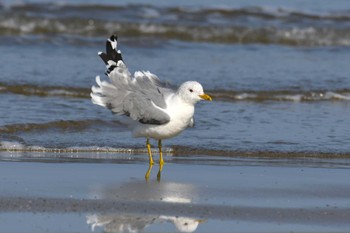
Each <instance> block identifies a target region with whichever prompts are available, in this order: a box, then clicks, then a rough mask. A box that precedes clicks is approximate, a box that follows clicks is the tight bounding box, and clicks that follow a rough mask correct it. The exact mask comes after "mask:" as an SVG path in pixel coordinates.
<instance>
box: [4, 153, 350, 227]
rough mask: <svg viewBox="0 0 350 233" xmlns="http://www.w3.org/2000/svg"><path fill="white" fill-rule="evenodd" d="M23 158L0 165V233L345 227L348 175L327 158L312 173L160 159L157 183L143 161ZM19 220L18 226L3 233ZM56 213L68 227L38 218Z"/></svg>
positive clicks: (250, 163) (256, 164)
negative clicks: (183, 225)
mask: <svg viewBox="0 0 350 233" xmlns="http://www.w3.org/2000/svg"><path fill="white" fill-rule="evenodd" d="M115 156H120V157H122V155H115ZM139 156H142V155H139ZM30 157H32V160H31V161H26V160H25V159H24V160H21V159H18V158H16V159H14V160H13V161H4V160H1V162H0V170H1V171H2V172H1V176H0V181H1V183H2V191H1V192H0V212H1V214H0V219H1V220H2V223H3V225H4V226H5V227H4V228H3V229H2V230H0V232H15V231H13V230H16V231H17V232H18V231H19V232H36V231H39V232H41V230H40V229H45V231H48V232H54V231H57V230H59V231H62V232H72V231H71V230H72V229H74V230H73V231H79V232H82V231H83V232H86V231H91V230H92V229H93V230H95V231H96V230H97V231H99V230H98V229H100V230H104V231H106V232H113V229H114V231H115V230H116V229H117V228H118V227H120V226H122V225H123V226H126V225H128V226H130V227H131V226H134V225H135V224H136V225H137V224H141V223H140V221H141V220H142V221H141V222H143V223H142V224H141V225H142V227H141V228H140V229H139V231H142V232H157V231H159V229H162V230H161V231H163V230H164V231H165V232H168V231H173V230H177V231H180V232H181V227H180V225H181V222H182V221H185V222H186V223H187V224H190V223H191V224H190V225H191V227H193V231H198V232H211V230H215V226H216V227H217V226H218V224H219V226H220V225H221V226H222V227H221V228H220V230H219V231H218V232H270V231H272V232H276V229H277V230H278V232H290V231H293V232H347V230H348V229H349V227H350V223H349V221H348V219H349V217H350V208H349V201H348V196H349V195H350V187H349V186H348V183H347V182H346V181H344V179H343V176H345V175H346V174H347V169H342V166H335V165H334V163H329V165H328V166H325V165H324V163H325V161H326V160H325V161H324V162H323V163H321V162H320V161H321V160H319V161H318V162H316V163H313V165H312V166H311V165H310V164H305V163H299V164H293V165H288V163H283V164H281V163H280V164H276V162H274V161H270V162H269V160H265V161H264V162H263V163H262V162H261V160H260V159H256V160H255V161H254V159H252V158H247V159H246V160H245V162H242V161H243V160H240V161H238V160H234V161H232V163H231V164H227V163H226V164H225V165H224V164H220V163H218V162H217V161H216V162H215V159H214V160H213V161H212V162H211V163H208V162H204V160H208V158H211V159H213V157H208V156H206V159H204V160H203V161H202V162H201V161H197V158H196V159H192V160H191V159H189V158H188V157H184V158H183V159H177V158H176V156H174V158H171V159H170V158H169V156H168V157H166V161H167V163H166V164H165V165H164V167H163V171H162V173H161V177H159V178H157V173H158V169H159V166H158V165H154V166H153V171H151V176H150V179H149V180H145V178H144V174H145V172H146V171H147V169H148V164H147V160H146V158H145V160H136V161H133V160H129V161H124V162H123V161H122V160H123V159H120V161H122V162H120V161H118V160H117V161H107V160H104V161H98V160H95V161H91V160H90V161H84V160H80V161H74V159H71V161H68V160H64V161H61V163H58V162H57V159H53V161H50V160H48V159H46V160H42V159H41V160H40V159H37V161H35V159H33V158H35V156H34V155H30ZM145 157H146V156H145ZM123 158H124V160H125V157H123ZM102 160H103V159H102ZM209 160H210V159H209ZM327 161H328V160H327ZM331 161H333V162H334V160H331ZM309 163H312V162H311V161H309ZM317 164H318V165H317ZM343 166H344V165H343ZM185 171H186V172H185ZM189 171H191V172H189ZM19 216H21V219H22V221H23V222H25V224H24V225H23V226H26V227H27V228H26V229H24V228H22V229H21V228H20V227H19V226H16V227H13V226H11V222H12V221H13V220H14V219H16V218H19ZM64 216H66V217H67V218H69V219H72V220H70V221H72V224H73V225H75V227H76V228H69V227H68V225H67V226H66V227H64V225H60V227H59V228H58V226H54V225H47V224H46V223H45V221H44V220H43V219H47V218H50V219H60V218H65V217H64ZM68 216H69V217H68ZM72 216H73V217H72ZM140 219H141V220H140ZM197 220H198V221H197ZM199 220H200V221H199ZM196 221H197V222H196ZM68 222H69V220H68ZM199 222H200V224H199ZM34 223H35V224H34ZM112 223H113V224H112ZM118 224H119V225H118ZM179 224H180V225H179ZM196 224H197V225H196ZM38 226H41V228H38ZM210 229H211V230H210ZM232 229H234V230H233V231H232ZM193 231H192V232H193ZM182 232H185V230H183V231H182ZM187 232H188V231H187Z"/></svg>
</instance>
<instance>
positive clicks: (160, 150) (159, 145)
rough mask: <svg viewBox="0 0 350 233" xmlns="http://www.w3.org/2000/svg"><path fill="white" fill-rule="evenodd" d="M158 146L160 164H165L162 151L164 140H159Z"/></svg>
mask: <svg viewBox="0 0 350 233" xmlns="http://www.w3.org/2000/svg"><path fill="white" fill-rule="evenodd" d="M158 148H159V165H160V166H163V164H164V160H163V152H162V140H160V139H159V140H158Z"/></svg>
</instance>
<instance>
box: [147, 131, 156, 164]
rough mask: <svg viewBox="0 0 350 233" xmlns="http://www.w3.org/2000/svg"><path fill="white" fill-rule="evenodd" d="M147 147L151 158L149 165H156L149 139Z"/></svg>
mask: <svg viewBox="0 0 350 233" xmlns="http://www.w3.org/2000/svg"><path fill="white" fill-rule="evenodd" d="M146 146H147V152H148V156H149V165H150V166H151V165H153V164H154V161H153V158H152V152H151V144H150V143H149V139H148V138H147V141H146Z"/></svg>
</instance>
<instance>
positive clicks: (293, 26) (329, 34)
mask: <svg viewBox="0 0 350 233" xmlns="http://www.w3.org/2000/svg"><path fill="white" fill-rule="evenodd" d="M113 33H117V34H118V36H119V40H120V44H119V46H120V49H121V50H122V52H123V54H124V56H123V58H124V60H125V62H126V64H127V65H128V66H129V69H130V71H131V72H132V73H133V72H134V71H136V70H150V71H151V72H153V73H155V74H156V75H158V77H160V79H162V80H165V81H167V82H169V83H171V84H174V85H179V84H181V83H182V82H184V81H186V80H197V81H199V82H200V83H202V85H203V86H204V88H205V90H206V92H208V93H209V94H211V95H212V96H213V98H214V101H213V102H211V103H207V102H206V103H200V104H198V105H197V109H196V115H195V118H196V127H195V128H193V129H189V130H186V131H185V132H183V133H182V134H181V135H180V136H178V137H176V138H173V139H170V140H166V141H165V142H164V146H166V147H167V148H168V149H171V148H176V147H180V146H181V148H183V149H184V148H187V149H190V150H191V149H197V150H200V151H201V152H202V153H204V154H209V155H210V154H214V153H215V152H217V151H227V152H230V151H236V152H252V153H260V152H286V153H289V152H296V153H305V155H308V154H309V153H310V152H312V153H314V152H315V153H330V154H339V153H349V152H350V144H349V141H350V134H349V132H350V124H349V117H348V116H349V115H350V76H349V74H350V65H349V64H350V63H349V62H350V3H349V2H348V1H346V0H334V1H325V0H318V1H299V0H298V1H294V0H293V1H292V0H288V1H275V0H269V1H263V2H262V1H258V0H249V1H234V2H233V1H228V0H218V1H215V2H212V1H195V0H193V1H182V0H179V1H143V0H130V1H126V0H125V1H111V0H103V1H93V0H89V1H82V0H76V1H55V2H52V1H45V0H42V1H41V0H38V1H35V0H33V1H9V0H5V1H0V54H1V55H0V63H1V66H0V148H1V150H9V149H18V150H24V151H26V150H43V151H45V150H56V149H61V150H70V149H72V150H73V149H74V150H85V151H94V150H101V151H103V150H111V149H114V150H116V151H117V150H118V149H122V150H133V149H137V148H143V145H144V143H145V142H144V139H132V138H131V135H130V132H129V131H128V130H127V128H126V126H125V125H123V123H122V122H121V121H120V118H117V117H116V116H113V115H112V114H111V113H110V112H109V111H108V110H106V109H103V108H101V107H99V106H96V105H93V104H92V103H91V101H90V96H89V93H90V87H91V86H92V85H93V84H94V80H95V76H96V75H103V73H104V69H105V66H104V64H103V63H102V61H101V60H100V58H99V57H98V56H97V52H98V51H101V50H104V43H105V40H106V38H108V37H109V36H110V35H111V34H113Z"/></svg>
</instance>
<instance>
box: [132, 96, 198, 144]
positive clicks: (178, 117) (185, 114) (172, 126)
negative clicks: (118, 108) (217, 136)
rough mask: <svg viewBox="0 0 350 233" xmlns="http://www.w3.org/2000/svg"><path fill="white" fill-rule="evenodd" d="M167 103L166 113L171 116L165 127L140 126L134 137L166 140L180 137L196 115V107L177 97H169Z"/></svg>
mask: <svg viewBox="0 0 350 233" xmlns="http://www.w3.org/2000/svg"><path fill="white" fill-rule="evenodd" d="M167 102H168V108H167V109H166V112H167V113H168V114H169V116H170V121H169V122H168V123H167V124H164V125H145V124H143V125H142V124H140V125H139V126H138V127H136V128H135V129H134V131H133V136H134V137H150V138H155V139H166V138H171V137H174V136H176V135H178V134H179V133H181V132H182V131H183V130H184V129H186V128H187V126H188V125H189V123H190V120H191V119H192V117H193V114H194V106H193V105H190V104H188V103H185V102H183V101H182V100H181V99H180V98H178V97H177V96H175V97H174V96H172V97H169V99H168V100H167Z"/></svg>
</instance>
